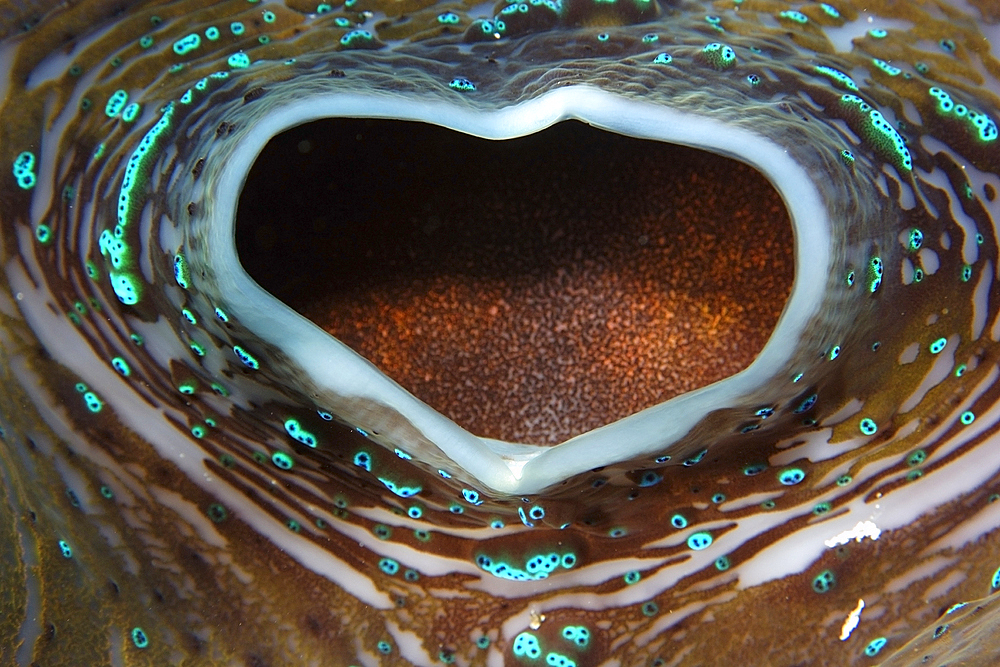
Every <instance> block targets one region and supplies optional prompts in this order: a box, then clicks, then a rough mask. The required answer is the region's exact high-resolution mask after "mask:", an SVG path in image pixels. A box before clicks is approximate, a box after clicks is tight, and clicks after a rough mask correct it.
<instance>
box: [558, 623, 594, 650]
mask: <svg viewBox="0 0 1000 667" xmlns="http://www.w3.org/2000/svg"><path fill="white" fill-rule="evenodd" d="M562 637H563V639H565V640H566V641H568V642H572V643H574V644H576V645H577V646H579V647H580V648H585V647H586V646H587V645H588V644H589V643H590V630H589V629H588V628H587V627H585V626H583V625H567V626H566V627H564V628H563V629H562Z"/></svg>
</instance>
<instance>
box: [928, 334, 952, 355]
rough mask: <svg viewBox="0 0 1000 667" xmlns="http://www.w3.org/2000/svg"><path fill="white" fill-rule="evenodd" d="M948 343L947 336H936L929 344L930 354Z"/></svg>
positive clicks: (940, 349)
mask: <svg viewBox="0 0 1000 667" xmlns="http://www.w3.org/2000/svg"><path fill="white" fill-rule="evenodd" d="M947 344H948V339H947V338H938V339H937V340H936V341H934V342H933V343H931V344H930V351H931V354H938V353H939V352H941V351H942V350H944V348H945V346H946V345H947Z"/></svg>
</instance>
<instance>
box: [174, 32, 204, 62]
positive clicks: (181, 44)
mask: <svg viewBox="0 0 1000 667" xmlns="http://www.w3.org/2000/svg"><path fill="white" fill-rule="evenodd" d="M199 46H201V35H199V34H198V33H196V32H193V33H191V34H190V35H188V36H186V37H182V38H180V39H178V40H177V41H176V42H174V53H176V54H177V55H179V56H186V55H187V54H189V53H191V52H192V51H194V50H195V49H197V48H198V47H199Z"/></svg>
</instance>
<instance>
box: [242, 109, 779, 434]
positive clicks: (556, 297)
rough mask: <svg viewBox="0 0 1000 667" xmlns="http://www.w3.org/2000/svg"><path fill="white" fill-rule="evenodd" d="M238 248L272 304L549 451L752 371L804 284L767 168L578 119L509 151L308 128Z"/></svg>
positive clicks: (276, 145)
mask: <svg viewBox="0 0 1000 667" xmlns="http://www.w3.org/2000/svg"><path fill="white" fill-rule="evenodd" d="M236 241H237V250H238V253H239V257H240V260H241V262H242V263H243V265H244V267H245V269H246V270H247V272H248V273H249V274H250V276H251V277H253V278H254V279H255V280H256V281H257V282H258V283H259V284H260V285H261V286H262V287H264V288H265V289H266V290H268V291H269V292H271V293H272V294H273V295H275V296H276V297H277V298H279V299H281V300H282V301H284V302H285V303H287V304H288V305H289V306H291V307H292V308H294V309H295V310H297V311H298V312H300V313H302V314H303V315H304V316H306V317H307V318H309V319H310V320H312V321H313V322H314V323H316V324H317V325H318V326H320V327H321V328H323V329H324V330H326V331H327V332H329V333H330V334H331V335H333V336H335V337H336V338H337V339H339V340H340V341H341V342H343V343H345V344H346V345H348V346H350V347H351V348H352V349H354V350H355V351H356V352H358V353H359V354H360V355H362V356H364V357H365V358H367V359H369V360H370V361H371V362H372V363H374V364H375V365H376V366H377V367H378V368H380V369H381V370H382V371H383V372H384V373H385V374H387V375H388V376H389V377H391V378H392V379H394V380H395V381H396V382H398V383H399V384H400V385H402V386H403V387H404V388H406V389H407V390H408V391H410V392H411V393H412V394H414V395H415V396H416V397H417V398H419V399H421V400H422V401H424V402H425V403H427V404H428V405H429V406H431V407H432V408H434V409H435V410H438V411H439V412H441V413H442V414H444V415H445V416H447V417H449V418H451V419H452V420H454V421H455V422H456V423H457V424H459V425H460V426H462V427H463V428H465V429H467V430H468V431H470V432H472V433H474V434H476V435H479V436H483V437H488V438H494V439H498V440H505V441H508V442H521V443H532V444H556V443H559V442H563V441H565V440H567V439H568V438H570V437H572V436H575V435H578V434H581V433H584V432H587V431H589V430H591V429H594V428H597V427H599V426H602V425H605V424H608V423H611V422H613V421H616V420H618V419H621V418H623V417H626V416H628V415H630V414H633V413H635V412H638V411H640V410H642V409H644V408H647V407H651V406H653V405H656V404H659V403H662V402H663V401H666V400H668V399H670V398H672V397H674V396H677V395H679V394H682V393H685V392H688V391H691V390H694V389H697V388H699V387H703V386H705V385H708V384H711V383H713V382H716V381H719V380H722V379H724V378H726V377H729V376H731V375H733V374H734V373H736V372H738V371H740V370H742V369H744V368H746V367H747V366H748V365H749V364H750V363H751V362H752V361H753V359H754V358H755V357H756V355H757V354H758V353H759V352H760V350H761V349H762V348H763V347H764V344H765V343H766V342H767V339H768V338H769V336H770V335H771V332H772V331H773V330H774V327H775V325H776V324H777V321H778V317H779V316H780V314H781V312H782V309H783V308H784V306H785V302H786V301H787V300H788V296H789V293H790V291H791V287H792V282H793V277H794V243H793V236H792V226H791V222H790V220H789V217H788V214H787V212H786V210H785V206H784V204H783V202H782V200H781V196H780V195H779V194H778V193H777V191H775V189H774V188H773V187H772V186H771V184H770V183H769V182H768V181H767V180H766V179H765V178H764V177H763V176H762V175H761V174H759V173H758V172H757V171H755V170H754V169H753V168H751V167H749V166H747V165H745V164H743V163H740V162H737V161H735V160H731V159H728V158H725V157H721V156H718V155H715V154H711V153H707V152H704V151H699V150H696V149H692V148H686V147H681V146H675V145H671V144H667V143H663V142H658V141H652V140H644V139H635V138H631V137H625V136H622V135H619V134H615V133H612V132H606V131H603V130H598V129H595V128H592V127H590V126H588V125H586V124H584V123H581V122H578V121H565V122H562V123H558V124H556V125H554V126H552V127H550V128H547V129H545V130H543V131H541V132H537V133H535V134H532V135H529V136H525V137H521V138H516V139H509V140H504V141H493V140H486V139H480V138H476V137H473V136H470V135H467V134H463V133H460V132H454V131H451V130H448V129H446V128H442V127H438V126H434V125H430V124H425V123H416V122H404V121H392V120H379V119H350V118H333V119H325V120H321V121H315V122H312V123H308V124H305V125H300V126H298V127H295V128H293V129H290V130H288V131H286V132H284V133H282V134H280V135H278V136H276V137H274V138H273V139H272V140H271V141H270V142H269V143H268V144H267V146H266V148H265V149H264V151H263V152H262V153H261V154H260V156H259V157H258V159H257V160H256V162H255V163H254V165H253V168H252V169H251V171H250V173H249V175H248V177H247V180H246V185H245V187H244V189H243V192H242V194H241V197H240V201H239V208H238V214H237V222H236Z"/></svg>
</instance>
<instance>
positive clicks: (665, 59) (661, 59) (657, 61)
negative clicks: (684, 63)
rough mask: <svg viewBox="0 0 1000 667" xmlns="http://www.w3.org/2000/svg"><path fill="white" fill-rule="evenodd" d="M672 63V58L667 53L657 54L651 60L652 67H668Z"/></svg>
mask: <svg viewBox="0 0 1000 667" xmlns="http://www.w3.org/2000/svg"><path fill="white" fill-rule="evenodd" d="M673 61H674V57H673V56H672V55H670V54H669V53H658V54H656V57H655V58H653V64H654V65H669V64H670V63H672V62H673Z"/></svg>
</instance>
